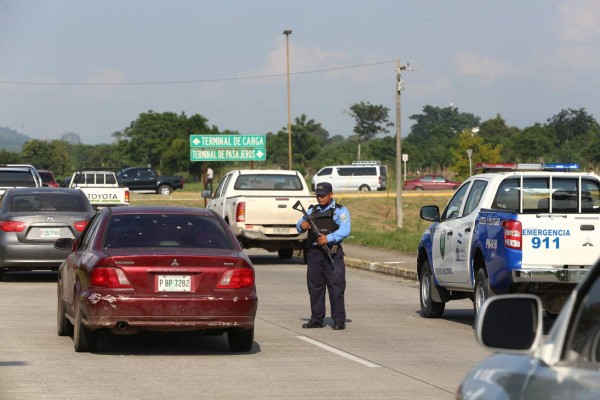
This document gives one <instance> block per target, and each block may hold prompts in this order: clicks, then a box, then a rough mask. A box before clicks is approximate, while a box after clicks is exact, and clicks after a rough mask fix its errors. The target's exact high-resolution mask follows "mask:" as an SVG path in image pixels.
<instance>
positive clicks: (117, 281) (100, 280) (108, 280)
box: [90, 267, 132, 288]
mask: <svg viewBox="0 0 600 400" xmlns="http://www.w3.org/2000/svg"><path fill="white" fill-rule="evenodd" d="M90 286H100V287H108V288H130V287H132V286H131V283H130V282H129V279H127V275H126V274H125V271H123V270H122V269H120V268H100V267H99V268H94V269H93V270H92V276H91V277H90Z"/></svg>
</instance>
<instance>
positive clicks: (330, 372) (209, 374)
mask: <svg viewBox="0 0 600 400" xmlns="http://www.w3.org/2000/svg"><path fill="white" fill-rule="evenodd" d="M349 250H350V249H349ZM249 254H250V256H251V258H252V261H253V263H254V264H255V267H256V276H257V291H258V295H259V306H258V314H257V319H256V335H255V343H254V345H253V348H252V351H251V352H250V353H231V352H230V351H229V349H228V345H227V339H226V337H225V336H216V337H215V336H208V337H207V336H200V335H197V334H175V335H171V334H160V333H143V334H140V335H134V336H116V335H108V334H102V335H101V340H100V343H99V348H98V351H97V352H95V353H75V352H74V350H73V340H72V338H70V337H59V336H57V335H56V322H55V313H56V273H48V272H38V273H30V274H20V275H15V274H8V275H7V281H6V282H0V319H1V320H2V324H0V337H1V338H2V340H1V341H0V398H1V399H3V400H16V399H18V400H23V399H26V400H29V399H35V400H37V399H42V400H46V399H61V400H63V399H66V400H70V399H81V398H82V397H85V398H86V399H89V400H92V399H107V398H114V399H144V400H147V399H150V400H152V399H165V398H175V399H224V398H227V399H282V398H289V399H300V398H302V399H306V398H313V399H342V398H343V399H447V400H451V399H453V398H454V394H453V393H454V391H455V389H456V387H457V385H458V383H459V382H460V380H461V379H462V378H463V377H464V375H465V374H466V372H467V371H468V370H469V369H470V368H471V367H472V366H473V365H474V364H475V363H476V362H477V361H478V360H480V359H482V358H483V357H484V356H485V355H486V354H487V353H486V352H484V351H483V350H482V349H481V348H480V347H479V346H478V345H477V344H476V342H475V338H474V334H473V328H472V324H473V309H472V304H471V302H470V301H468V300H464V301H462V300H461V301H456V302H452V303H449V304H448V307H447V311H446V313H445V315H444V318H441V319H423V318H421V317H420V315H419V300H418V290H419V289H418V283H417V282H415V281H413V280H409V279H402V278H398V277H395V276H390V275H385V274H377V273H373V272H369V271H363V270H359V269H355V268H348V270H347V282H348V290H347V292H346V303H347V312H348V324H347V325H348V329H347V330H345V331H333V330H332V329H331V324H332V321H331V320H330V319H327V320H326V323H327V327H325V328H323V329H311V330H306V329H302V328H301V325H302V323H303V322H305V321H306V320H307V319H308V317H309V312H310V308H309V303H308V294H307V290H306V266H305V265H304V264H303V262H302V259H301V258H300V257H295V258H294V259H292V260H290V261H286V262H285V263H283V262H282V261H281V260H279V259H278V258H277V256H276V255H274V254H272V253H271V254H269V253H266V252H261V251H258V250H257V251H249Z"/></svg>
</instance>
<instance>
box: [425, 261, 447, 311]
mask: <svg viewBox="0 0 600 400" xmlns="http://www.w3.org/2000/svg"><path fill="white" fill-rule="evenodd" d="M420 284H421V288H420V289H421V290H420V294H421V315H422V316H423V317H424V318H439V317H441V316H442V314H444V309H445V308H446V303H439V302H437V301H434V300H433V298H432V297H431V290H432V288H433V285H434V283H433V276H432V274H431V268H430V267H429V261H425V262H424V263H423V272H422V275H421V282H420Z"/></svg>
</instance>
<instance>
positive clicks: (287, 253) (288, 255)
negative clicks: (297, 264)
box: [277, 247, 294, 260]
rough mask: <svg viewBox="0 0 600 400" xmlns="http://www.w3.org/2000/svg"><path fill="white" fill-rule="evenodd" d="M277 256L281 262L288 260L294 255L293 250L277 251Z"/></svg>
mask: <svg viewBox="0 0 600 400" xmlns="http://www.w3.org/2000/svg"><path fill="white" fill-rule="evenodd" d="M277 254H278V255H279V258H281V259H282V260H289V259H290V258H292V256H293V255H294V249H292V248H291V247H288V248H285V249H279V250H277Z"/></svg>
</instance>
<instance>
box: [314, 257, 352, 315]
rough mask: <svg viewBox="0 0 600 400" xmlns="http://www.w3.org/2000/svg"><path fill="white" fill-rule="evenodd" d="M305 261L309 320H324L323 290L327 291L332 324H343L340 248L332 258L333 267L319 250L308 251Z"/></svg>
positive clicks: (343, 268) (343, 278)
mask: <svg viewBox="0 0 600 400" xmlns="http://www.w3.org/2000/svg"><path fill="white" fill-rule="evenodd" d="M306 259H307V261H308V262H307V264H308V269H307V272H306V283H307V285H308V294H309V295H310V311H311V314H312V315H311V319H313V320H316V321H320V322H322V321H323V319H324V318H325V289H327V291H328V292H329V304H330V305H331V318H332V319H333V322H334V323H345V322H346V308H345V306H344V291H345V290H346V265H345V264H344V251H343V250H342V247H341V246H339V247H338V250H337V252H336V253H335V255H334V256H333V265H331V261H330V260H329V257H327V254H325V253H324V252H323V251H322V250H321V249H316V248H310V249H308V253H307V254H306Z"/></svg>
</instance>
